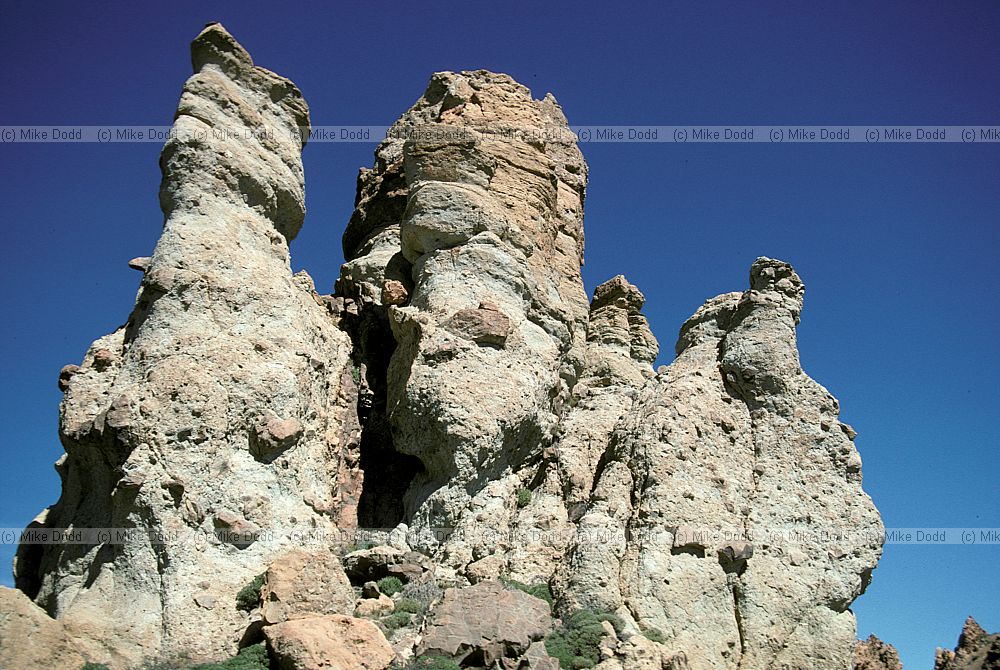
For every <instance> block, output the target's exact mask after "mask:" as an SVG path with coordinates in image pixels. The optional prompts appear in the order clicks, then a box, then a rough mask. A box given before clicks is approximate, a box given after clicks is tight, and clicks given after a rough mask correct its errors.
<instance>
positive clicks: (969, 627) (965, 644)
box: [934, 616, 1000, 670]
mask: <svg viewBox="0 0 1000 670" xmlns="http://www.w3.org/2000/svg"><path fill="white" fill-rule="evenodd" d="M998 668H1000V633H993V634H989V633H987V632H986V631H985V630H983V628H982V626H980V625H979V624H978V623H976V620H975V619H973V618H972V617H971V616H970V617H969V618H968V619H966V620H965V625H964V626H963V627H962V634H961V635H960V636H959V637H958V646H956V647H955V651H949V650H947V649H941V648H938V649H937V652H936V654H935V660H934V670H997V669H998Z"/></svg>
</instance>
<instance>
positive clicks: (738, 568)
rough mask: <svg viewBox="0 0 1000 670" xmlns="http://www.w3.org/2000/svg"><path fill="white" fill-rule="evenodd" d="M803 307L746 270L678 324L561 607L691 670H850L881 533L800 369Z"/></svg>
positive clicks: (584, 536)
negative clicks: (652, 642) (650, 633)
mask: <svg viewBox="0 0 1000 670" xmlns="http://www.w3.org/2000/svg"><path fill="white" fill-rule="evenodd" d="M802 294H803V285H802V282H801V281H800V279H799V277H798V275H797V274H796V273H795V272H794V270H792V268H791V267H790V266H789V265H788V264H786V263H782V262H780V261H774V260H771V259H767V258H759V259H757V261H756V262H755V263H754V265H753V267H752V268H751V271H750V288H749V289H748V290H747V291H745V292H743V293H742V294H740V293H730V294H726V295H722V296H719V297H717V298H713V299H712V300H709V301H708V302H707V303H706V304H705V305H704V306H703V307H702V308H701V309H699V310H698V311H697V312H696V313H695V314H694V316H692V317H691V318H690V319H689V320H688V321H687V323H685V324H684V326H683V327H682V328H681V333H680V337H679V340H678V343H677V348H676V349H677V359H676V360H675V361H674V363H673V364H672V365H671V366H670V367H669V368H668V369H667V370H666V371H664V372H663V373H661V374H659V375H658V376H657V377H656V379H655V380H653V381H651V382H650V383H649V384H647V385H646V386H644V387H643V389H642V390H641V392H640V394H639V396H638V398H637V400H636V401H635V403H634V404H633V406H632V407H631V408H629V409H628V410H627V411H626V413H625V414H624V416H623V418H622V419H621V420H620V421H619V422H618V424H617V426H616V428H615V431H614V434H613V435H612V437H611V440H610V444H609V447H608V451H607V452H606V453H605V455H604V456H603V458H602V463H601V464H600V466H599V472H598V474H597V477H596V483H595V485H594V489H593V493H592V496H591V501H590V504H589V507H588V509H587V511H586V513H585V514H584V515H583V517H582V518H581V520H580V530H581V533H580V534H579V536H578V540H577V544H576V546H575V547H574V549H573V550H572V552H571V554H570V557H569V559H568V560H567V561H566V562H565V563H564V564H563V566H562V569H561V574H560V575H559V578H558V584H559V585H560V586H561V591H562V594H563V607H564V608H566V609H575V608H579V607H587V608H591V609H597V610H602V611H614V612H617V613H619V614H620V615H621V616H622V617H624V618H627V619H632V620H634V621H635V623H636V624H637V625H638V627H639V628H640V629H643V630H644V629H656V630H659V631H660V632H661V633H662V634H663V635H664V637H665V640H666V643H667V645H668V646H673V647H676V648H679V649H683V650H684V651H685V652H686V653H687V655H688V658H689V660H690V664H691V667H692V668H702V667H703V668H736V667H739V668H762V669H764V668H773V667H781V666H782V665H787V666H788V667H803V668H804V667H828V668H834V667H843V668H847V667H849V664H850V657H851V651H852V648H853V644H854V634H855V624H854V616H853V614H852V613H851V612H850V610H849V609H848V605H849V604H850V603H851V602H852V601H853V600H854V599H855V598H856V597H857V596H858V595H859V594H860V593H861V592H862V591H863V590H864V588H865V587H866V586H867V583H868V579H869V575H870V573H871V570H872V569H873V568H874V566H875V563H876V562H877V560H878V557H879V555H880V552H881V541H880V540H879V539H878V537H879V534H880V531H881V522H880V520H879V516H878V513H877V511H876V510H875V507H874V506H873V505H872V502H871V500H870V499H869V498H868V496H867V495H865V493H864V492H863V491H862V490H861V477H860V459H859V458H858V455H857V451H856V450H855V449H854V445H853V444H852V441H851V439H852V437H853V430H852V429H851V428H850V427H849V426H847V425H846V424H842V423H840V422H839V420H838V419H837V414H838V404H837V401H836V400H835V399H834V398H833V397H832V396H831V395H830V394H829V393H828V392H827V391H826V389H824V388H823V387H821V386H820V385H819V384H817V383H815V382H814V381H812V380H811V379H810V378H809V377H807V376H806V375H805V374H804V373H803V372H802V370H801V368H800V366H799V361H798V353H797V351H796V345H795V325H796V324H797V323H798V319H799V313H800V310H801V308H802ZM863 531H867V532H863ZM609 538H610V541H608V539H609ZM758 538H759V539H758Z"/></svg>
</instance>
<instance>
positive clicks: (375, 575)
mask: <svg viewBox="0 0 1000 670" xmlns="http://www.w3.org/2000/svg"><path fill="white" fill-rule="evenodd" d="M405 555H406V552H405V551H402V550H401V549H396V548H395V547H390V546H389V545H385V544H383V545H379V546H377V547H371V548H370V549H359V550H357V551H352V552H351V553H349V554H347V555H345V556H344V557H343V559H341V560H342V562H343V565H344V572H345V573H347V576H348V577H349V578H350V579H351V580H352V581H355V582H367V581H377V580H379V579H382V578H383V577H385V576H387V575H388V574H389V572H388V571H389V566H390V565H397V564H399V563H401V562H402V561H403V557H404V556H405Z"/></svg>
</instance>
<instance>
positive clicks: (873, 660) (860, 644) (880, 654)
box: [854, 635, 903, 670]
mask: <svg viewBox="0 0 1000 670" xmlns="http://www.w3.org/2000/svg"><path fill="white" fill-rule="evenodd" d="M854 670H903V664H902V663H901V662H900V661H899V654H898V653H896V648H895V647H893V646H892V645H891V644H887V643H885V642H883V641H882V640H880V639H878V638H877V637H875V636H874V635H869V636H868V639H867V640H858V641H857V642H855V643H854Z"/></svg>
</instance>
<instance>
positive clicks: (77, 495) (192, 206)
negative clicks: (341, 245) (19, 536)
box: [17, 24, 356, 662]
mask: <svg viewBox="0 0 1000 670" xmlns="http://www.w3.org/2000/svg"><path fill="white" fill-rule="evenodd" d="M191 52H192V61H193V64H194V69H195V72H194V75H193V76H192V77H191V78H190V79H188V81H187V82H186V83H185V85H184V89H183V92H182V94H181V99H180V103H179V104H178V108H177V116H176V120H175V122H174V126H173V132H172V137H171V139H170V140H168V141H167V143H166V145H165V146H164V147H163V152H162V154H161V157H160V165H161V168H162V171H163V181H162V186H161V189H160V201H161V205H162V209H163V213H164V216H165V223H164V226H163V232H162V235H161V237H160V240H159V242H158V243H157V245H156V249H155V251H154V252H153V255H152V257H151V259H150V260H149V261H148V262H147V263H143V264H142V267H144V276H143V279H142V283H141V286H140V289H139V295H138V298H137V301H136V306H135V309H134V310H133V312H132V314H131V315H130V316H129V318H128V322H127V323H126V324H125V326H124V327H122V328H121V329H119V330H117V331H116V332H114V333H112V334H111V335H108V336H106V337H103V338H101V339H99V340H97V341H96V342H95V343H94V344H93V346H92V347H91V348H90V351H88V352H87V355H86V356H85V357H84V360H83V362H82V364H81V365H80V366H79V367H78V368H71V369H70V370H69V371H67V373H66V374H65V375H64V383H63V385H64V386H65V396H64V398H63V402H62V405H61V408H60V410H61V414H60V436H61V439H62V442H63V445H64V446H65V449H66V455H65V456H64V457H63V458H62V459H60V462H59V464H58V468H59V471H60V474H61V476H62V479H63V491H62V496H61V497H60V499H59V502H58V503H57V504H56V505H54V506H53V507H52V508H51V509H50V510H48V513H47V515H46V518H45V519H44V525H48V526H55V527H93V528H101V527H116V528H134V529H137V530H139V531H143V532H140V533H137V534H136V535H135V536H134V537H130V538H128V539H127V540H125V541H122V542H108V543H101V544H94V545H66V546H62V547H59V546H52V547H45V548H44V550H43V551H38V549H41V548H40V547H37V546H35V547H32V546H25V547H22V551H21V552H20V556H19V560H18V563H17V581H18V585H19V586H20V587H21V588H22V589H24V590H25V591H27V592H28V593H29V595H31V596H33V597H34V598H35V600H36V602H38V603H39V604H40V605H41V606H43V607H44V608H45V609H46V610H48V612H49V613H50V614H52V615H54V616H57V617H58V618H59V619H60V620H61V621H62V622H63V624H65V626H66V628H67V629H68V630H69V631H70V632H71V633H73V634H78V635H81V636H85V637H89V638H92V639H96V640H98V641H99V642H101V643H103V644H105V645H106V646H107V647H108V648H109V649H111V650H112V651H113V653H114V654H115V656H116V657H118V658H121V659H124V660H125V661H132V662H134V661H137V660H138V659H140V658H142V657H144V656H147V655H155V654H157V653H158V650H159V649H161V648H163V647H170V648H176V649H181V650H184V651H186V652H188V653H191V654H192V655H194V656H195V657H198V656H213V655H214V656H216V657H217V656H219V655H220V654H224V653H227V652H232V651H234V650H235V645H236V642H237V641H238V640H239V634H240V632H241V628H242V627H245V626H246V623H245V620H244V616H243V615H242V613H240V612H237V611H236V610H234V608H233V606H232V603H233V602H234V600H233V598H234V595H235V593H236V592H237V591H239V589H240V588H241V587H242V586H244V585H245V584H246V583H247V582H249V581H251V580H252V578H253V577H254V576H255V575H257V574H259V573H261V572H263V570H264V568H266V566H267V565H268V564H269V563H270V561H271V560H272V559H273V558H274V556H275V555H277V554H278V553H279V552H280V551H282V548H281V546H280V543H279V541H278V539H277V538H276V537H272V536H273V535H275V534H274V532H273V531H274V529H275V528H280V527H283V526H284V525H286V524H289V523H292V524H300V525H305V526H307V527H315V528H321V529H322V528H326V529H330V530H333V529H335V528H337V527H338V526H345V525H346V526H349V525H350V524H351V523H352V521H351V520H352V517H353V504H354V503H353V501H352V500H351V497H352V486H354V485H355V483H356V477H355V476H354V475H352V474H351V472H350V470H351V468H352V467H353V466H352V463H353V462H354V461H356V454H352V449H354V447H355V446H356V444H354V443H353V442H352V440H354V441H355V442H356V434H354V435H352V426H356V416H355V396H356V390H355V387H354V383H353V381H352V379H351V373H350V368H349V365H350V363H349V354H350V342H349V339H348V338H347V336H346V335H344V334H343V333H342V332H341V331H340V330H339V329H338V328H337V326H336V324H335V322H334V320H333V318H332V317H331V315H330V313H329V311H328V309H327V308H326V307H325V306H324V305H322V304H321V301H320V300H319V298H318V296H317V295H316V294H315V292H314V291H313V288H312V282H311V280H310V279H309V277H308V276H307V275H305V274H304V273H303V274H299V275H295V276H292V273H291V271H290V266H289V251H288V242H289V241H291V240H292V239H293V238H294V237H295V234H296V233H297V232H298V230H299V227H300V226H301V225H302V221H303V217H304V215H305V204H304V202H305V198H304V191H303V170H302V162H301V158H300V153H301V150H302V147H303V140H302V135H301V134H300V132H299V131H300V129H301V128H303V127H306V126H308V122H309V112H308V107H307V106H306V103H305V101H304V100H303V99H302V96H301V94H300V93H299V91H298V89H297V88H296V87H295V85H294V84H292V82H290V81H288V80H287V79H285V78H283V77H280V76H278V75H276V74H274V73H272V72H269V71H267V70H265V69H263V68H260V67H256V66H255V65H254V64H253V62H252V60H251V59H250V56H249V54H248V53H247V52H246V50H245V49H243V47H241V46H240V45H239V44H238V43H237V42H236V41H235V40H234V39H233V37H232V36H231V35H230V34H229V33H227V32H226V31H225V29H224V28H223V27H222V26H221V25H219V24H210V25H209V26H207V27H206V28H205V29H204V30H203V31H202V32H201V34H200V35H198V37H197V38H196V39H195V40H194V42H193V44H192V48H191ZM354 432H355V433H356V431H354ZM146 531H149V533H150V536H147V535H146ZM157 533H165V534H175V535H176V536H177V538H179V540H178V541H176V542H175V541H170V542H166V543H164V542H159V541H157V538H156V537H154V536H155V534H157Z"/></svg>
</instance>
